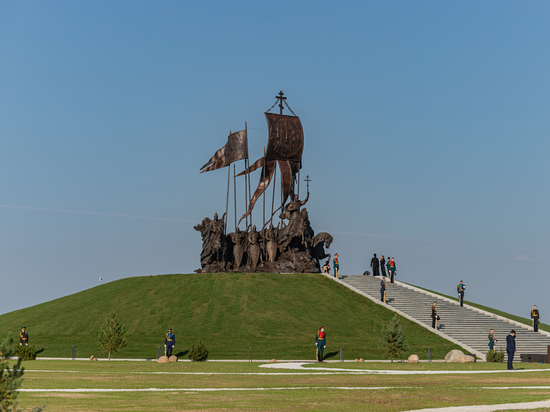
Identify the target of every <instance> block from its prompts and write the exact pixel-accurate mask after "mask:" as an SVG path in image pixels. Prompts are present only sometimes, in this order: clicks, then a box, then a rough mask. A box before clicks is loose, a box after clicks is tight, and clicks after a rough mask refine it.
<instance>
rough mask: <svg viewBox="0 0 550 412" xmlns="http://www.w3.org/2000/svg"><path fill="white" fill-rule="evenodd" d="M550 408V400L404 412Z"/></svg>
mask: <svg viewBox="0 0 550 412" xmlns="http://www.w3.org/2000/svg"><path fill="white" fill-rule="evenodd" d="M538 408H550V400H548V401H539V402H521V403H503V404H500V405H475V406H453V407H447V408H428V409H413V410H410V411H406V412H492V411H502V410H510V409H513V410H528V409H538Z"/></svg>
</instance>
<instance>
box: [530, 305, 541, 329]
mask: <svg viewBox="0 0 550 412" xmlns="http://www.w3.org/2000/svg"><path fill="white" fill-rule="evenodd" d="M531 319H533V332H538V331H539V322H540V314H539V310H538V309H537V305H535V306H533V309H532V310H531Z"/></svg>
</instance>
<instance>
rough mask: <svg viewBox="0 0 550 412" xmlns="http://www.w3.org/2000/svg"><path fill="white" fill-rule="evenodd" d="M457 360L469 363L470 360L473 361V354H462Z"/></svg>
mask: <svg viewBox="0 0 550 412" xmlns="http://www.w3.org/2000/svg"><path fill="white" fill-rule="evenodd" d="M458 361H459V362H460V363H470V362H475V361H476V360H475V358H474V357H473V356H470V355H462V356H461V357H460V358H458Z"/></svg>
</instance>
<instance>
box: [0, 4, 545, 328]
mask: <svg viewBox="0 0 550 412" xmlns="http://www.w3.org/2000/svg"><path fill="white" fill-rule="evenodd" d="M548 21H550V5H549V4H548V3H545V2H527V3H525V2H514V1H486V2H478V1H469V2H468V1H465V2H441V1H415V2H404V1H399V2H392V1H383V2H367V1H357V2H338V3H334V2H319V1H315V2H313V1H312V2H295V1H278V2H269V3H268V2H257V1H248V2H224V1H219V2H212V1H205V2H185V1H182V2H175V1H160V2H143V1H132V2H127V1H126V2H123V1H119V2H112V1H94V2H74V1H53V2H42V1H25V2H13V1H6V0H0V176H1V178H0V277H1V281H2V285H3V288H2V289H3V292H2V298H1V299H0V313H6V312H9V311H12V310H15V309H19V308H22V307H26V306H29V305H33V304H37V303H40V302H44V301H47V300H51V299H54V298H57V297H61V296H64V295H67V294H71V293H74V292H78V291H80V290H83V289H85V288H89V287H92V286H95V285H97V283H98V278H99V277H100V276H101V277H103V279H104V281H106V282H107V281H113V280H115V279H120V278H123V277H128V276H138V275H152V274H163V273H191V272H193V270H194V269H197V268H198V267H199V266H200V262H199V254H200V248H201V240H200V234H199V233H198V232H196V231H194V230H193V225H195V224H196V223H198V222H200V221H201V220H202V219H203V218H204V217H206V216H209V217H212V216H213V214H214V213H215V212H218V213H220V215H221V214H222V213H223V211H224V209H225V195H226V194H225V186H226V184H227V180H226V176H227V175H226V170H225V169H224V170H220V171H214V172H209V173H206V174H202V175H199V168H200V167H201V166H202V165H203V164H204V163H205V162H206V161H207V160H208V159H209V158H210V156H212V154H213V153H214V152H215V151H216V150H217V149H218V148H219V147H221V146H222V145H223V144H225V142H226V138H227V135H228V132H229V130H232V131H236V130H240V129H242V128H243V127H244V122H245V121H247V122H248V126H249V132H250V133H249V139H250V151H251V157H252V158H254V159H252V160H255V159H256V158H257V157H259V156H261V153H262V148H263V146H264V145H265V144H266V142H267V130H266V123H265V119H264V115H263V112H264V111H265V110H267V109H268V108H269V107H271V105H272V104H273V103H274V101H275V95H276V94H277V93H278V92H279V91H280V90H283V91H284V92H285V94H286V95H287V96H288V102H289V104H290V106H291V107H292V109H293V110H294V111H295V112H296V113H297V114H298V115H299V116H300V117H301V119H302V123H303V126H304V131H305V150H304V159H303V170H302V178H303V177H304V176H305V175H306V174H308V175H309V176H310V177H311V178H312V182H311V198H310V201H309V202H308V204H307V208H308V211H309V213H310V220H311V222H312V225H313V228H314V229H315V231H316V232H319V231H327V232H330V233H331V234H332V235H333V236H334V238H335V241H334V243H333V246H332V247H331V249H330V252H331V253H335V252H338V253H339V254H340V264H341V271H342V272H343V273H349V274H360V273H363V271H364V270H366V269H367V268H368V265H369V262H370V258H371V256H372V254H373V253H377V254H378V255H380V254H384V255H386V256H387V255H390V256H394V257H395V258H396V262H397V268H398V271H397V273H398V278H399V279H401V280H404V281H407V282H411V283H413V284H417V285H419V286H423V287H426V288H432V289H435V290H437V291H440V292H443V293H447V294H451V295H454V294H455V291H456V284H457V283H458V281H459V280H461V279H462V280H464V282H465V284H466V285H467V290H466V299H467V300H470V299H471V300H474V301H477V302H479V303H483V304H486V305H489V306H493V307H497V308H499V309H502V310H507V311H510V312H513V313H515V314H520V315H524V316H528V314H529V310H530V309H531V308H532V305H533V304H537V305H538V306H539V308H540V309H541V319H542V321H549V320H550V305H549V304H548V303H547V299H546V296H547V291H548V290H549V289H550V280H549V279H550V278H549V277H548V253H549V251H550V240H549V236H548V234H549V229H550V227H549V226H550V225H549V219H548V210H549V207H550V204H549V203H550V196H549V192H548V177H549V172H550V162H549V161H548V155H549V149H550V140H549V135H550V116H549V109H550V104H549V96H550V76H549V75H548V73H550V44H549V43H550V36H549V35H548ZM237 167H238V169H242V165H241V164H239V165H237ZM254 179H255V180H254V183H255V182H257V180H256V179H258V176H255V177H254ZM302 190H303V186H302ZM243 203H244V202H243ZM243 206H244V205H240V206H239V207H240V209H239V214H242V213H243V212H244V210H243V209H244V207H243ZM257 215H259V214H257ZM231 222H232V221H231ZM545 314H548V315H547V316H548V318H547V317H545Z"/></svg>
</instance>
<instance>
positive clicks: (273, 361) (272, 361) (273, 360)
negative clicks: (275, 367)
mask: <svg viewBox="0 0 550 412" xmlns="http://www.w3.org/2000/svg"><path fill="white" fill-rule="evenodd" d="M269 363H277V361H276V360H275V359H271V360H270V361H269Z"/></svg>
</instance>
